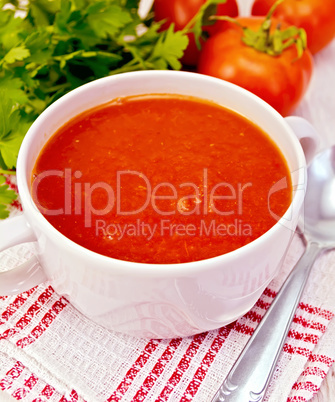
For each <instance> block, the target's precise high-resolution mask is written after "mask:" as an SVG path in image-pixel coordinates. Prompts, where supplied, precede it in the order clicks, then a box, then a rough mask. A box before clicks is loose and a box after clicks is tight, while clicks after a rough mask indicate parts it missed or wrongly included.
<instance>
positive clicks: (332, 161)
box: [299, 146, 335, 247]
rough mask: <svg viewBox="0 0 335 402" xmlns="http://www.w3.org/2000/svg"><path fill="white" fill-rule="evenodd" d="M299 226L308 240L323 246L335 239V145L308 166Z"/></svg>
mask: <svg viewBox="0 0 335 402" xmlns="http://www.w3.org/2000/svg"><path fill="white" fill-rule="evenodd" d="M307 174H308V183H307V191H306V196H305V203H304V213H303V214H302V215H301V219H300V223H299V228H300V230H301V232H302V233H303V235H304V237H305V238H306V239H307V240H308V241H316V242H318V243H320V245H322V246H324V247H333V246H334V242H335V146H333V147H331V148H328V149H326V150H324V151H323V152H321V153H319V154H318V155H317V156H316V157H315V158H314V159H313V162H312V163H311V165H310V166H309V168H308V173H307Z"/></svg>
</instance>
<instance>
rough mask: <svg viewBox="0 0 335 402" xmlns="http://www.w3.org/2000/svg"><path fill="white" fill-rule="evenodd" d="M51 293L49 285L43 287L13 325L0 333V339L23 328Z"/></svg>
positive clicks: (6, 337) (8, 336)
mask: <svg viewBox="0 0 335 402" xmlns="http://www.w3.org/2000/svg"><path fill="white" fill-rule="evenodd" d="M53 293H54V290H53V289H52V287H51V286H49V287H48V288H47V289H45V291H44V292H43V293H41V294H40V295H39V297H38V299H37V300H36V301H35V302H34V303H33V304H32V305H31V306H30V307H29V308H28V310H27V312H26V313H25V314H24V315H23V317H21V318H20V319H19V320H18V321H17V323H16V324H15V327H14V328H10V329H8V330H6V331H5V332H4V333H3V334H2V335H0V340H1V339H8V338H10V337H12V336H13V335H15V334H16V333H18V332H20V330H22V329H23V328H25V327H26V326H27V325H28V324H29V323H30V321H31V320H32V318H33V317H34V316H35V315H37V314H38V312H39V311H40V310H41V308H42V306H43V305H44V304H45V303H46V302H47V301H48V300H49V299H50V298H51V296H52V295H53Z"/></svg>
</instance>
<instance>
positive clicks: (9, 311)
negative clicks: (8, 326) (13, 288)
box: [0, 287, 37, 325]
mask: <svg viewBox="0 0 335 402" xmlns="http://www.w3.org/2000/svg"><path fill="white" fill-rule="evenodd" d="M36 289H37V287H34V288H32V289H30V290H28V291H27V292H23V293H21V294H19V295H18V296H17V297H16V298H15V300H14V301H13V302H12V303H11V304H10V305H9V306H8V307H7V308H6V310H5V311H4V312H3V313H2V314H1V320H0V325H1V324H4V323H5V321H8V319H9V318H10V317H11V316H12V315H13V314H14V313H15V312H16V311H17V310H18V309H19V308H20V307H21V306H22V305H23V304H24V303H25V302H26V301H27V299H28V298H29V296H30V295H32V294H33V293H34V292H35V290H36Z"/></svg>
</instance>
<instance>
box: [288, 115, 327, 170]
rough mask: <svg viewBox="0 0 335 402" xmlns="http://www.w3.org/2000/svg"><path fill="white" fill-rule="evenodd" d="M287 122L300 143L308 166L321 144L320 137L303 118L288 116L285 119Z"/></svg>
mask: <svg viewBox="0 0 335 402" xmlns="http://www.w3.org/2000/svg"><path fill="white" fill-rule="evenodd" d="M285 121H286V123H287V124H288V125H289V126H290V127H291V129H292V130H293V132H294V134H295V135H296V136H297V138H298V140H299V141H300V144H301V146H302V149H303V151H304V154H305V157H306V162H307V165H308V164H309V163H310V161H311V160H312V159H313V157H314V156H315V154H316V151H317V149H318V146H319V143H320V135H319V134H318V133H317V132H316V130H315V128H314V127H313V126H312V124H311V123H309V122H308V121H307V120H306V119H304V118H303V117H299V116H288V117H285Z"/></svg>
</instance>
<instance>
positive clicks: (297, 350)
mask: <svg viewBox="0 0 335 402" xmlns="http://www.w3.org/2000/svg"><path fill="white" fill-rule="evenodd" d="M283 351H284V352H286V353H289V354H291V355H302V356H305V357H308V358H309V357H310V355H311V351H310V350H309V349H306V348H301V347H298V346H292V345H290V344H288V343H285V345H284V347H283Z"/></svg>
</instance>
